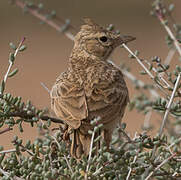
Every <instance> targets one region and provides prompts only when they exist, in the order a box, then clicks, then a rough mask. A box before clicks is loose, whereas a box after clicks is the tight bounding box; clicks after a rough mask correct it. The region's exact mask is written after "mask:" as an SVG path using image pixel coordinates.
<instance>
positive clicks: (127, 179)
mask: <svg viewBox="0 0 181 180" xmlns="http://www.w3.org/2000/svg"><path fill="white" fill-rule="evenodd" d="M136 138H137V133H135V136H134V138H133V141H134V140H135V139H136ZM138 153H139V150H138V151H137V155H136V156H135V157H134V159H133V162H132V163H131V164H133V163H135V162H136V160H137V158H138ZM131 171H132V168H131V167H129V171H128V174H127V177H126V180H129V177H130V175H131Z"/></svg>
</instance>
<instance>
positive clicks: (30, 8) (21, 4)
mask: <svg viewBox="0 0 181 180" xmlns="http://www.w3.org/2000/svg"><path fill="white" fill-rule="evenodd" d="M13 2H14V3H15V4H16V6H18V7H20V8H21V9H24V8H25V7H26V8H27V11H28V12H29V13H30V14H32V15H33V16H35V17H37V18H38V19H40V20H41V21H43V22H45V23H46V24H48V25H49V26H51V27H52V28H54V29H55V30H57V31H59V32H63V33H64V34H65V35H66V36H67V37H68V38H69V39H70V40H74V35H73V34H72V33H70V32H68V31H67V28H68V27H67V28H66V31H65V29H63V26H64V25H65V24H66V22H64V21H63V20H61V21H62V22H63V24H64V25H62V27H61V26H59V25H58V24H56V23H54V22H53V21H52V20H51V19H47V17H46V16H45V15H43V14H41V13H39V11H38V10H40V9H39V8H38V7H37V6H27V3H24V2H22V1H21V0H14V1H13ZM58 20H59V21H60V18H58ZM68 26H69V27H71V28H72V29H74V27H73V26H71V25H68Z"/></svg>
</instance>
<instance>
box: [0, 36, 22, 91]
mask: <svg viewBox="0 0 181 180" xmlns="http://www.w3.org/2000/svg"><path fill="white" fill-rule="evenodd" d="M24 41H25V37H23V39H22V40H21V42H20V43H19V45H18V47H17V49H16V51H15V53H14V55H13V56H14V58H16V56H17V54H18V52H19V50H20V48H21V46H22V45H23V43H24ZM12 66H13V61H9V66H8V70H7V72H6V74H5V76H4V83H6V81H7V78H8V75H9V72H10V70H11V68H12ZM0 94H1V92H0Z"/></svg>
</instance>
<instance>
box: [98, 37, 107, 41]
mask: <svg viewBox="0 0 181 180" xmlns="http://www.w3.org/2000/svg"><path fill="white" fill-rule="evenodd" d="M99 39H100V40H101V41H102V42H106V41H107V37H106V36H102V37H100V38H99Z"/></svg>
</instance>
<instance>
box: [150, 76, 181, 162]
mask: <svg viewBox="0 0 181 180" xmlns="http://www.w3.org/2000/svg"><path fill="white" fill-rule="evenodd" d="M180 77H181V73H179V75H178V76H177V81H176V83H175V86H174V89H173V91H172V94H171V97H170V100H169V102H168V104H167V107H166V111H165V114H164V117H163V120H162V124H161V126H160V130H159V134H158V136H159V137H161V135H162V133H163V129H164V127H165V124H166V121H167V117H168V114H169V112H170V108H171V105H172V102H173V99H174V96H175V93H176V90H177V87H178V85H179V81H180ZM156 149H157V146H156V145H155V146H154V149H153V152H152V159H153V158H154V156H155V153H156Z"/></svg>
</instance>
